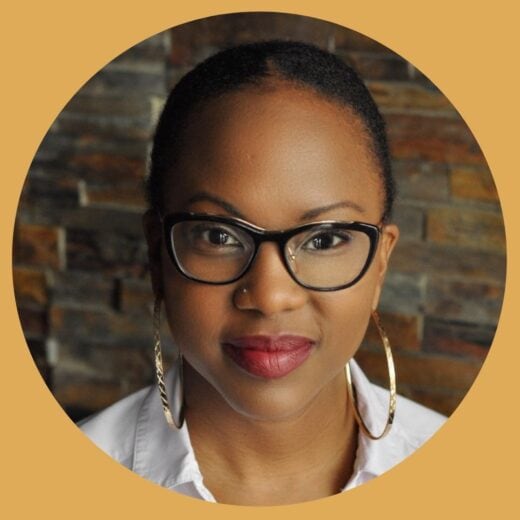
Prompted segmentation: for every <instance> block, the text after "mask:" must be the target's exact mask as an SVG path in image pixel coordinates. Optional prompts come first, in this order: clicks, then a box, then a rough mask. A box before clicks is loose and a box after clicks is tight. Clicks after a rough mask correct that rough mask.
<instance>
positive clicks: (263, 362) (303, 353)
mask: <svg viewBox="0 0 520 520" xmlns="http://www.w3.org/2000/svg"><path fill="white" fill-rule="evenodd" d="M314 345H315V342H314V341H313V340H311V339H309V338H306V337H304V336H295V335H289V334H284V335H280V336H243V337H240V338H233V339H232V340H229V341H225V342H224V343H223V348H224V352H225V353H226V354H227V355H228V356H229V357H230V358H231V360H232V361H234V362H235V363H236V364H237V365H238V366H239V367H241V368H243V369H244V370H246V371H247V372H249V373H250V374H252V375H255V376H258V377H261V378H265V379H276V378H280V377H283V376H285V375H287V374H289V373H290V372H292V371H293V370H296V368H298V367H299V366H300V365H301V364H302V363H304V362H305V360H306V359H307V358H308V357H309V355H310V353H311V351H312V348H313V347H314Z"/></svg>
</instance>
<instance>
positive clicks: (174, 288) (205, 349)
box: [163, 258, 231, 358]
mask: <svg viewBox="0 0 520 520" xmlns="http://www.w3.org/2000/svg"><path fill="white" fill-rule="evenodd" d="M165 260H167V261H169V259H168V258H166V259H165ZM163 265H165V264H163ZM163 287H164V304H165V312H166V317H167V320H168V324H169V327H170V332H171V336H172V339H173V341H174V343H175V344H176V345H177V346H178V347H180V348H181V350H182V352H183V354H184V355H185V356H187V358H189V357H190V356H191V355H193V354H195V355H197V356H198V355H204V356H205V357H206V358H211V357H214V356H215V355H216V354H217V353H218V352H219V349H217V348H215V346H216V345H218V343H219V337H220V334H221V330H222V324H223V323H224V322H225V316H226V314H227V313H228V312H229V305H230V302H231V298H230V290H231V289H230V287H229V286H212V285H207V284H202V283H197V282H193V281H190V280H187V279H186V278H184V277H183V276H182V275H181V274H180V273H178V272H177V270H176V269H175V268H174V267H173V266H172V265H171V262H170V265H165V268H164V269H163Z"/></svg>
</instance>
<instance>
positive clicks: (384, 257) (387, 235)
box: [372, 224, 399, 311]
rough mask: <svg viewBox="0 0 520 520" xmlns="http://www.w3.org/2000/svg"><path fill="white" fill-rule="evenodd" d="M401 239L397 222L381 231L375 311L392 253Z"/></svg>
mask: <svg viewBox="0 0 520 520" xmlns="http://www.w3.org/2000/svg"><path fill="white" fill-rule="evenodd" d="M398 240H399V228H398V227H397V226H396V225H395V224H388V225H386V226H384V228H383V231H382V233H381V240H380V241H379V247H378V251H377V252H376V255H377V257H376V260H377V264H378V275H377V286H376V290H375V292H374V298H373V300H372V310H373V311H375V310H376V309H377V306H378V305H379V298H380V296H381V290H382V289H383V283H384V281H385V275H386V271H387V269H388V262H389V261H390V255H391V254H392V251H393V250H394V247H395V245H396V244H397V241H398Z"/></svg>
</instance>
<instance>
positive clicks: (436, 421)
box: [373, 385, 447, 449]
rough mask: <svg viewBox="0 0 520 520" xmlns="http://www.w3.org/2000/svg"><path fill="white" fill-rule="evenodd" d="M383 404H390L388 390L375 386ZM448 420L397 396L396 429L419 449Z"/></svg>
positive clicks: (405, 398)
mask: <svg viewBox="0 0 520 520" xmlns="http://www.w3.org/2000/svg"><path fill="white" fill-rule="evenodd" d="M373 388H374V391H375V392H376V394H378V397H379V398H380V399H381V402H386V403H387V402H388V398H389V397H388V390H386V389H383V388H381V387H379V386H377V385H373ZM446 420H447V417H446V416H445V415H442V414H440V413H438V412H436V411H434V410H431V409H430V408H427V407H426V406H423V405H421V404H419V403H416V402H415V401H412V400H411V399H408V398H407V397H404V396H402V395H398V396H397V404H396V411H395V420H394V427H396V428H395V429H396V430H398V431H399V432H400V434H401V435H403V436H404V437H406V439H407V440H408V442H409V443H410V444H411V445H412V446H413V447H414V449H417V448H418V447H419V446H421V445H422V444H423V443H424V442H426V441H427V440H428V439H429V438H430V437H431V436H432V435H433V434H434V433H435V432H436V431H437V430H438V429H439V428H440V427H441V426H442V425H443V424H444V423H445V422H446Z"/></svg>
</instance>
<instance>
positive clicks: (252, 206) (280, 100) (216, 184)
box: [147, 84, 398, 420]
mask: <svg viewBox="0 0 520 520" xmlns="http://www.w3.org/2000/svg"><path fill="white" fill-rule="evenodd" d="M182 150H183V151H182V154H181V157H180V159H179V161H178V163H177V164H176V168H175V172H174V173H172V179H171V182H167V183H166V186H165V190H164V197H165V213H171V212H179V211H190V212H196V213H207V214H212V215H224V216H230V217H233V216H236V214H235V212H236V213H237V214H240V215H241V216H242V218H243V219H245V220H247V221H249V222H250V223H253V224H255V225H257V226H260V227H262V228H265V229H268V230H281V229H287V228H291V227H295V226H297V225H300V224H302V223H305V222H311V221H318V220H344V221H350V220H358V221H362V222H368V223H372V224H380V223H381V217H382V209H383V200H384V195H383V188H382V181H381V179H380V177H379V175H378V165H377V162H376V160H375V158H374V156H373V154H372V152H371V150H370V146H369V143H368V138H367V134H366V131H365V130H364V127H363V125H362V123H361V121H360V119H359V118H358V117H357V116H355V115H353V114H352V113H351V112H350V111H349V110H347V109H345V108H343V107H341V106H340V105H338V104H336V103H334V102H331V101H328V100H326V99H324V98H322V97H320V96H318V95H317V94H315V93H313V92H311V91H309V90H306V89H301V88H297V87H293V86H287V85H283V84H282V85H280V86H277V87H276V88H270V89H267V88H263V89H259V88H247V89H244V90H242V91H239V92H236V93H232V94H226V95H224V96H222V97H220V98H219V99H217V100H213V101H211V102H210V103H209V104H207V105H205V106H204V108H203V109H202V110H200V111H199V112H197V115H196V116H192V118H191V120H190V123H189V125H188V128H187V130H186V133H185V134H184V140H183V143H182ZM311 212H312V213H311ZM306 214H307V216H304V215H306ZM302 219H303V220H302ZM150 229H151V226H149V227H148V231H147V233H148V239H149V245H150V255H151V261H152V263H153V271H152V272H153V277H154V286H155V288H156V290H160V291H161V292H162V294H163V297H164V301H165V309H166V315H167V319H168V323H169V325H170V329H171V333H172V337H173V340H174V342H175V344H176V345H177V346H178V347H179V349H180V350H181V352H182V354H183V355H184V358H185V360H186V361H187V362H188V363H189V364H190V365H191V367H193V369H194V370H195V371H196V373H198V374H199V375H200V376H201V377H202V380H204V381H205V382H207V383H209V385H208V389H209V391H211V392H212V393H213V394H214V397H215V396H216V397H217V398H218V399H220V398H222V399H223V400H224V402H226V403H227V404H228V405H229V406H230V407H231V408H232V409H233V410H235V411H236V412H238V413H239V414H243V415H246V416H248V417H251V418H255V419H261V420H283V419H286V418H290V417H293V416H296V415H298V414H300V413H302V412H303V411H304V410H305V409H306V408H307V407H308V406H309V405H310V404H311V403H312V402H313V400H314V399H315V398H316V396H317V395H318V394H319V393H320V391H322V390H323V389H324V388H326V387H327V386H328V385H329V387H330V385H332V384H333V381H334V380H335V381H336V383H337V381H338V380H339V378H344V366H345V364H346V363H347V361H348V360H349V359H350V358H351V357H352V356H353V355H354V354H355V352H356V349H357V348H358V347H359V345H360V343H361V341H362V339H363V336H364V334H365V330H366V328H367V325H368V321H369V318H370V314H371V311H372V310H373V309H375V308H376V306H377V303H378V299H379V293H380V289H381V285H382V282H383V277H384V274H385V270H386V266H387V261H388V258H389V255H390V253H391V251H392V248H393V246H394V244H395V242H396V239H397V237H398V230H397V228H396V227H395V226H393V225H389V226H386V227H385V228H384V232H383V234H382V236H381V240H380V242H379V246H378V249H377V251H376V255H375V258H374V260H373V262H372V264H371V267H370V268H369V270H368V271H367V272H366V274H365V275H364V277H363V278H362V279H361V280H360V281H359V282H358V283H357V284H355V285H354V286H352V287H349V288H347V289H343V290H339V291H333V292H318V291H312V290H308V289H305V288H303V287H301V286H299V285H298V284H297V283H296V282H295V281H294V280H293V279H292V278H291V276H290V275H289V273H288V272H287V271H286V268H285V267H284V264H283V261H282V259H281V258H280V254H279V250H278V248H277V245H276V244H275V243H271V242H267V243H263V244H262V245H261V246H260V249H259V251H258V254H257V256H256V258H255V260H254V263H253V265H252V266H251V268H250V269H249V271H248V272H247V273H246V274H245V275H244V277H243V278H242V279H240V280H238V281H237V282H234V283H230V284H227V285H220V286H219V285H208V284H203V283H199V282H195V281H190V280H188V279H186V278H184V277H183V276H182V275H181V274H179V272H178V271H177V270H176V268H175V267H174V265H173V264H172V262H171V260H170V258H169V256H168V254H167V251H166V248H165V245H164V243H162V244H161V245H160V246H159V241H160V240H161V239H160V234H157V233H155V234H154V232H152V231H150ZM154 237H155V238H154ZM161 241H162V240H161ZM159 247H160V253H157V254H156V253H154V251H159ZM243 288H245V289H247V292H245V293H244V292H242V289H243ZM258 335H262V336H276V337H279V336H281V335H282V336H283V335H291V336H299V337H305V338H308V339H310V340H312V343H311V347H310V349H309V352H308V355H306V356H304V358H305V360H304V361H303V363H301V364H300V365H298V366H297V368H295V369H293V370H291V371H289V373H287V374H285V375H283V376H280V377H262V376H261V375H259V374H258V373H255V371H250V370H247V369H244V367H243V365H242V366H241V364H240V363H237V362H236V361H234V360H233V356H232V355H230V351H229V349H226V347H225V344H226V343H227V342H229V341H231V340H234V339H236V338H244V337H250V336H258ZM342 388H343V389H344V386H343V387H342Z"/></svg>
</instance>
